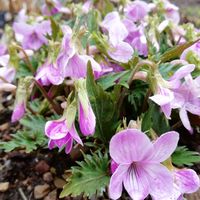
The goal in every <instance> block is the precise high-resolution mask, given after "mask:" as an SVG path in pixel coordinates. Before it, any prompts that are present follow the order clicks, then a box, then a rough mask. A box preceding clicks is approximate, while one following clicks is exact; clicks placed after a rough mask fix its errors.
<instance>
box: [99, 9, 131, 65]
mask: <svg viewBox="0 0 200 200" xmlns="http://www.w3.org/2000/svg"><path fill="white" fill-rule="evenodd" d="M101 27H102V28H103V30H104V31H106V32H108V35H109V46H110V47H109V49H108V54H109V56H110V57H111V58H112V59H114V60H116V61H118V62H122V63H126V62H128V61H129V60H130V59H131V58H132V55H133V53H134V51H133V48H132V47H131V46H130V44H128V43H127V42H125V41H124V40H125V38H126V37H127V36H128V31H127V29H126V27H125V25H124V24H123V23H122V21H121V19H120V16H119V14H118V13H117V12H116V11H114V12H111V13H108V14H107V15H106V16H105V18H104V20H103V22H102V23H101Z"/></svg>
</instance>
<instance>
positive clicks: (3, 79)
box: [0, 76, 9, 83]
mask: <svg viewBox="0 0 200 200" xmlns="http://www.w3.org/2000/svg"><path fill="white" fill-rule="evenodd" d="M0 80H2V81H3V82H5V83H9V82H8V81H7V80H6V79H5V78H4V77H2V76H0Z"/></svg>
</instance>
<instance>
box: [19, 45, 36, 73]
mask: <svg viewBox="0 0 200 200" xmlns="http://www.w3.org/2000/svg"><path fill="white" fill-rule="evenodd" d="M16 48H17V49H18V50H20V51H21V52H22V53H23V54H24V58H25V62H26V64H27V66H28V68H29V69H30V70H31V72H32V73H33V74H34V73H35V70H34V67H33V65H32V64H31V62H30V60H29V57H28V55H27V53H26V51H24V49H23V48H22V47H20V46H18V45H16Z"/></svg>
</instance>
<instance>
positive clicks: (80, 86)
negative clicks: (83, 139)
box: [75, 79, 96, 136]
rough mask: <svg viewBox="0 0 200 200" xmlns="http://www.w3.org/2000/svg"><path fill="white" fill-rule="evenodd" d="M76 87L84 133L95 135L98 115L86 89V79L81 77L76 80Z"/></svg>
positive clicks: (80, 121) (79, 118)
mask: <svg viewBox="0 0 200 200" xmlns="http://www.w3.org/2000/svg"><path fill="white" fill-rule="evenodd" d="M75 88H76V91H77V94H78V112H79V117H78V121H79V126H80V130H81V132H82V134H83V135H85V136H88V135H93V134H94V132H95V126H96V117H95V114H94V112H93V110H92V106H91V104H90V100H89V97H88V93H87V89H86V80H85V79H79V80H77V81H76V82H75Z"/></svg>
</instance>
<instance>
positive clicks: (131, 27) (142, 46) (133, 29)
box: [123, 19, 148, 57]
mask: <svg viewBox="0 0 200 200" xmlns="http://www.w3.org/2000/svg"><path fill="white" fill-rule="evenodd" d="M123 23H124V25H125V26H126V28H127V30H128V35H127V37H126V39H125V41H126V42H128V43H129V44H130V45H131V46H132V47H133V49H135V50H137V51H138V53H139V55H143V56H145V57H146V56H147V55H148V46H147V39H146V36H145V34H144V27H143V26H138V27H137V26H136V25H135V24H134V23H133V22H132V21H131V20H129V19H124V20H123Z"/></svg>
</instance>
